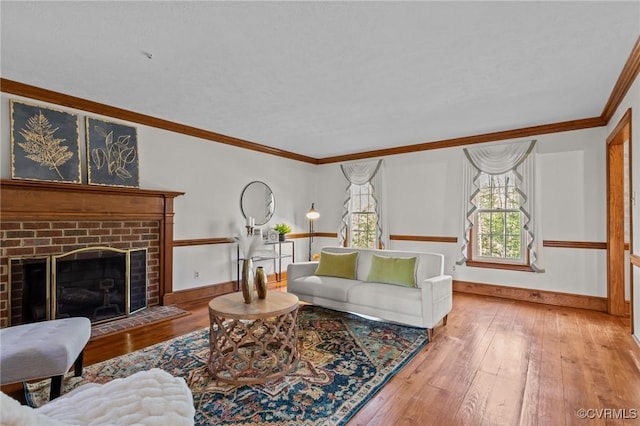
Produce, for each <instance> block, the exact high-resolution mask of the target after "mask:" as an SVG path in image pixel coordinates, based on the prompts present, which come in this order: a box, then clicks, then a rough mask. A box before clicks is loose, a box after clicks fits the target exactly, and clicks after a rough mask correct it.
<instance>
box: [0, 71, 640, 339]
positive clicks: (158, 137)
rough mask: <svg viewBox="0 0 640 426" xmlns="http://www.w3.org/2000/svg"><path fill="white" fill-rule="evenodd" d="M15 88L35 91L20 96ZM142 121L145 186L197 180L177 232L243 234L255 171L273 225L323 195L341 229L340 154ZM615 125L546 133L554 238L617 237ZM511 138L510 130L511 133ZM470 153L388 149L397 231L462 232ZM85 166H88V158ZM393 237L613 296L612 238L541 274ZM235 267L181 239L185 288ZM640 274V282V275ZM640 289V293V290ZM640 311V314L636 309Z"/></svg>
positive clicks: (6, 140)
mask: <svg viewBox="0 0 640 426" xmlns="http://www.w3.org/2000/svg"><path fill="white" fill-rule="evenodd" d="M633 90H634V91H635V92H633V93H635V97H634V96H633V95H632V94H631V93H630V95H629V96H628V97H627V102H631V99H633V100H635V102H636V105H637V99H638V96H637V92H638V83H637V82H636V84H635V85H634V89H633ZM9 98H10V96H8V95H5V94H2V97H1V101H0V109H2V111H0V115H1V117H2V121H1V122H2V136H1V151H0V157H1V161H0V176H2V177H3V178H9V177H10V176H11V173H10V168H9V164H10V149H9V145H10V135H9V132H10V130H9V129H10V126H9V111H8V99H9ZM11 98H13V99H22V100H25V99H23V98H19V97H16V96H11ZM26 101H29V100H26ZM30 102H32V103H37V104H43V103H41V102H37V101H30ZM45 105H46V104H45ZM54 107H56V108H59V109H64V108H61V107H58V106H54ZM67 110H68V109H67ZM639 110H640V108H636V110H635V111H634V120H635V121H634V123H636V124H634V128H640V125H637V122H638V111H639ZM70 111H71V112H77V113H79V114H80V116H81V119H82V118H83V117H84V115H86V114H85V113H83V112H80V111H73V110H70ZM89 115H92V116H94V114H89ZM116 121H118V120H116ZM613 121H615V120H612V122H613ZM132 125H133V126H135V127H137V129H138V143H139V149H140V176H141V180H140V186H141V187H142V188H147V189H164V190H176V191H184V192H186V194H185V195H184V196H182V197H178V198H177V199H176V201H175V210H176V216H175V230H174V238H175V239H178V240H179V239H191V238H208V237H225V236H231V235H232V234H233V233H234V232H235V231H234V228H236V229H237V228H239V227H241V226H242V225H243V218H242V216H241V212H240V207H239V198H240V193H241V191H242V188H243V187H244V186H245V185H246V184H247V183H249V182H250V181H252V180H262V181H264V182H266V183H267V184H268V185H270V186H271V188H272V189H273V191H274V193H275V198H276V212H275V216H274V218H273V219H272V220H271V221H270V225H273V224H275V223H277V222H280V221H285V222H288V223H290V224H291V225H292V227H293V230H294V232H306V231H307V229H308V228H307V227H308V222H307V221H306V218H305V212H306V211H307V209H308V208H309V206H310V204H311V202H315V203H316V208H317V209H318V210H319V211H320V213H321V217H320V219H318V221H317V222H316V231H319V232H336V231H337V230H338V225H339V221H340V215H341V212H342V203H343V201H344V190H345V188H346V181H345V178H344V176H343V175H342V173H341V171H340V168H339V164H327V165H322V166H313V165H310V164H306V163H301V162H298V161H293V160H287V159H283V158H279V157H275V156H271V155H266V154H261V153H257V152H253V151H248V150H244V149H239V148H235V147H232V146H228V145H223V144H219V143H215V142H210V141H206V140H202V139H198V138H193V137H189V136H185V135H181V134H177V133H172V132H168V131H164V130H159V129H156V128H151V127H147V126H141V125H137V124H135V123H134V124H132ZM80 128H81V141H82V142H84V129H83V126H82V125H81V126H80ZM635 133H636V134H637V131H636V132H635ZM606 135H607V129H606V128H604V127H601V128H595V129H585V130H578V131H572V132H563V133H556V134H546V135H538V136H535V138H536V139H537V140H538V165H539V171H540V174H541V186H542V199H541V203H542V238H543V239H545V240H568V241H606V222H605V217H606V216H605V214H606V205H605V203H606V201H605V181H606V179H605V158H604V154H605V150H604V141H605V139H606ZM518 140H522V139H518ZM504 142H507V141H500V143H504ZM639 154H640V148H637V147H636V146H634V150H633V155H634V160H635V161H634V164H640V160H638V155H639ZM462 161H463V160H462V148H448V149H440V150H431V151H423V152H418V153H410V154H403V155H396V156H389V157H387V158H385V173H386V177H387V196H388V197H387V200H388V205H389V206H390V209H389V217H388V220H389V228H390V232H391V233H392V234H408V235H432V236H456V237H459V236H460V233H461V222H462V219H461V202H462V200H461V195H460V194H461V185H462V182H461V179H462ZM639 170H640V167H635V168H634V182H636V188H637V182H640V177H638V171H639ZM83 173H84V174H85V175H86V170H84V171H83ZM85 181H86V179H85ZM635 212H636V213H634V217H635V218H636V221H637V218H638V217H640V213H638V212H637V206H636V210H635ZM635 228H636V229H640V227H638V226H636V227H635ZM639 234H640V232H636V235H635V241H634V246H635V247H636V250H637V249H638V247H640V242H638V235H639ZM335 244H336V240H335V239H333V238H316V241H315V243H314V247H313V251H314V252H315V251H318V250H319V249H320V248H321V247H322V246H325V245H335ZM389 248H391V249H407V250H413V249H415V250H427V251H435V252H441V253H444V254H445V255H446V270H447V272H448V273H451V274H452V275H453V276H454V278H455V279H458V280H463V281H472V282H480V283H489V284H499V285H507V286H515V287H523V288H533V289H541V290H550V291H558V292H566V293H574V294H583V295H593V296H600V297H604V296H606V275H605V274H606V260H605V252H604V251H603V250H590V249H567V248H545V249H544V256H545V260H546V272H545V273H543V274H535V273H527V272H516V271H498V270H491V269H481V268H470V267H461V266H457V267H456V268H455V270H454V265H455V260H457V259H458V258H459V250H460V248H459V245H458V244H452V243H421V242H406V241H392V242H391V244H390V247H389ZM306 256H307V240H296V257H297V259H298V260H304V259H306ZM285 264H286V262H285ZM265 266H266V267H267V271H268V272H272V269H273V268H272V266H271V265H270V264H265ZM195 271H198V272H199V278H198V279H196V278H194V272H195ZM235 274H236V262H235V249H234V247H233V246H232V245H226V244H225V245H209V246H194V247H178V248H176V249H174V290H184V289H190V288H196V287H200V286H204V285H209V284H214V283H221V282H226V281H230V280H232V279H235V276H236V275H235ZM635 281H636V283H640V278H636V280H635ZM635 295H636V303H637V297H638V295H640V291H636V292H635ZM636 312H640V309H637V310H636ZM638 317H640V315H638V316H636V320H637V319H638ZM636 329H640V326H638V327H636Z"/></svg>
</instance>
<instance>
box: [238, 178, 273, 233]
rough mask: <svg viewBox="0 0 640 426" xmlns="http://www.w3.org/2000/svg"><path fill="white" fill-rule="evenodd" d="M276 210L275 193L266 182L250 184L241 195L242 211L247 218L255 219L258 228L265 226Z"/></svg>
mask: <svg viewBox="0 0 640 426" xmlns="http://www.w3.org/2000/svg"><path fill="white" fill-rule="evenodd" d="M275 209H276V200H275V198H274V196H273V191H271V188H269V185H267V184H266V183H264V182H260V181H257V180H256V181H253V182H250V183H249V184H248V185H247V186H245V187H244V189H243V190H242V195H240V210H242V215H243V216H244V217H245V219H246V218H247V217H253V218H255V220H256V226H260V225H264V224H265V223H267V222H269V219H271V216H273V212H274V211H275Z"/></svg>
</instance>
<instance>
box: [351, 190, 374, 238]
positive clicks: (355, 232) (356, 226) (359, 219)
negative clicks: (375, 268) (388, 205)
mask: <svg viewBox="0 0 640 426" xmlns="http://www.w3.org/2000/svg"><path fill="white" fill-rule="evenodd" d="M349 216H350V220H349V235H350V237H351V238H349V246H350V247H358V248H376V230H377V227H378V215H377V214H376V201H375V199H374V197H373V194H372V191H371V185H370V184H369V183H365V184H363V185H352V186H351V205H350V208H349Z"/></svg>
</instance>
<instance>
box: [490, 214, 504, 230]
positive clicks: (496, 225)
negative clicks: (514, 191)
mask: <svg viewBox="0 0 640 426" xmlns="http://www.w3.org/2000/svg"><path fill="white" fill-rule="evenodd" d="M504 220H505V215H504V213H491V233H492V234H500V235H502V234H503V233H504Z"/></svg>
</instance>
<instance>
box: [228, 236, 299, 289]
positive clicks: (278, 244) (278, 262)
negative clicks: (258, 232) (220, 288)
mask: <svg viewBox="0 0 640 426" xmlns="http://www.w3.org/2000/svg"><path fill="white" fill-rule="evenodd" d="M288 244H289V245H291V253H283V252H282V247H283V246H285V245H288ZM264 245H265V246H266V247H273V254H272V255H264V254H263V255H260V256H254V257H252V258H251V260H253V261H254V262H262V261H265V260H272V261H273V270H274V273H275V274H276V281H277V282H280V281H282V259H286V258H291V261H292V262H295V261H296V246H295V243H294V242H293V240H284V241H273V242H265V243H264ZM236 254H237V258H236V259H238V263H237V265H236V266H237V275H236V277H237V279H236V285H237V287H236V291H239V290H240V263H241V262H243V261H244V259H243V258H242V257H240V246H236Z"/></svg>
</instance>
